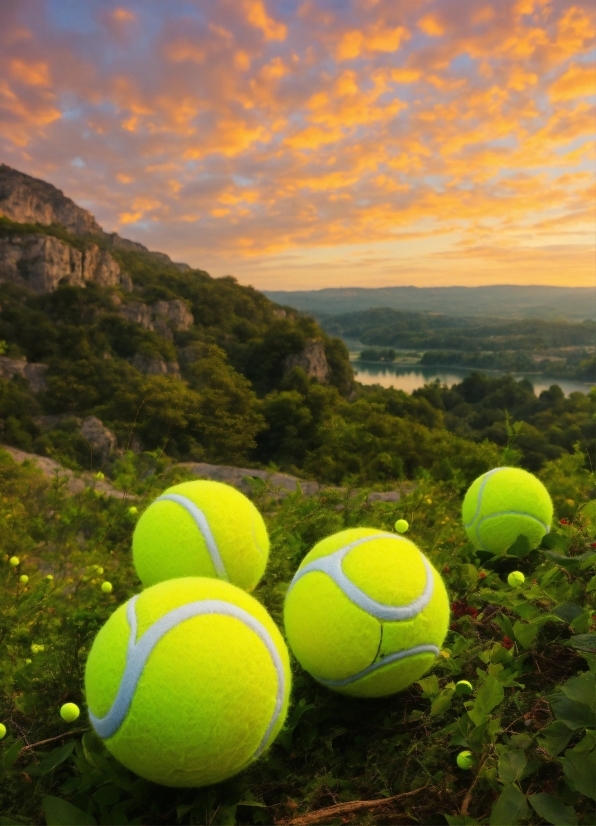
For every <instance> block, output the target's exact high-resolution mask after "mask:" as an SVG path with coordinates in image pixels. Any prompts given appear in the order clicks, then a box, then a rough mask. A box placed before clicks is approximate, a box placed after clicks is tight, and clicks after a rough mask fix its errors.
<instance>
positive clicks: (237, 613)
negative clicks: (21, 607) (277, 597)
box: [85, 577, 291, 787]
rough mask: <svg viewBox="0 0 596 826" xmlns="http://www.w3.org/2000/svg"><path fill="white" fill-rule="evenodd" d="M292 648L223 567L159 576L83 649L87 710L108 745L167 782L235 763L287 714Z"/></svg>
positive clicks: (265, 741) (265, 743)
mask: <svg viewBox="0 0 596 826" xmlns="http://www.w3.org/2000/svg"><path fill="white" fill-rule="evenodd" d="M290 680H291V677H290V665H289V656H288V651H287V648H286V646H285V643H284V641H283V638H282V636H281V634H280V632H279V631H278V629H277V627H276V626H275V623H274V622H273V620H272V619H271V617H270V616H269V614H268V613H267V611H266V610H265V608H264V607H263V606H262V605H261V604H260V603H259V602H257V601H256V600H255V599H254V598H253V597H251V596H250V595H249V594H247V593H246V592H245V591H242V590H240V589H239V588H236V587H235V586H233V585H230V584H229V583H227V582H223V581H221V580H218V579H213V578H209V579H208V578H204V577H184V578H181V579H171V580H167V581H166V582H160V583H158V584H157V585H153V586H152V587H150V588H147V589H146V590H144V591H142V592H141V593H140V594H139V595H137V596H134V597H133V598H132V599H130V600H129V601H128V602H127V603H125V604H124V605H122V606H120V607H119V608H118V609H117V610H116V611H115V612H114V613H113V614H112V616H111V617H110V618H109V619H108V621H107V622H106V624H105V625H104V626H103V627H102V628H101V629H100V631H99V633H98V635H97V637H96V638H95V641H94V642H93V646H92V648H91V651H90V652H89V657H88V660H87V665H86V670H85V691H86V696H87V704H88V707H89V717H90V720H91V723H92V725H93V727H94V729H95V731H96V732H97V734H98V735H99V736H100V737H101V738H103V740H104V742H105V745H106V747H107V748H108V750H109V751H110V752H111V753H112V754H113V755H114V756H115V757H116V758H117V759H118V760H119V761H120V762H121V763H123V764H124V765H125V766H126V767H127V768H129V769H131V770H132V771H134V772H136V773H137V774H139V775H140V776H141V777H144V778H146V779H147V780H151V781H153V782H155V783H161V784H162V785H165V786H180V787H192V786H205V785H210V784H212V783H218V782H220V781H222V780H225V779H226V778H228V777H231V776H232V775H234V774H236V773H237V772H239V771H240V770H241V769H243V768H244V767H245V766H247V765H249V764H250V763H251V762H252V761H253V760H254V759H256V758H257V757H258V756H259V755H260V754H261V753H262V752H263V751H264V750H265V749H267V748H268V747H269V745H270V744H271V743H272V742H273V740H274V739H275V737H276V736H277V734H278V732H279V730H280V729H281V727H282V725H283V722H284V719H285V717H286V714H287V709H288V700H289V695H290Z"/></svg>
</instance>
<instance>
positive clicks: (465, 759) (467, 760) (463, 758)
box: [455, 751, 474, 769]
mask: <svg viewBox="0 0 596 826" xmlns="http://www.w3.org/2000/svg"><path fill="white" fill-rule="evenodd" d="M455 762H456V763H457V765H458V766H459V768H460V769H471V768H472V766H473V765H474V757H473V756H472V752H471V751H460V753H459V754H458V755H457V757H456V758H455Z"/></svg>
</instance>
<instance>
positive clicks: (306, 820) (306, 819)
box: [282, 786, 426, 826]
mask: <svg viewBox="0 0 596 826" xmlns="http://www.w3.org/2000/svg"><path fill="white" fill-rule="evenodd" d="M424 789H426V786H421V787H420V788H419V789H414V791H413V792H403V793H402V794H395V795H393V797H382V798H380V799H379V800H351V801H350V802H349V803H336V804H335V806H326V807H325V808H324V809H317V810H316V811H315V812H307V814H305V815H300V817H295V818H294V819H293V820H286V821H282V822H283V823H284V826H308V824H310V823H320V822H321V821H322V820H327V819H328V818H330V817H341V816H342V815H349V814H354V813H355V812H364V811H367V810H368V809H380V808H381V807H383V806H391V805H392V804H393V803H397V802H398V801H399V800H404V799H405V798H406V797H414V795H416V794H418V793H419V792H421V791H423V790H424Z"/></svg>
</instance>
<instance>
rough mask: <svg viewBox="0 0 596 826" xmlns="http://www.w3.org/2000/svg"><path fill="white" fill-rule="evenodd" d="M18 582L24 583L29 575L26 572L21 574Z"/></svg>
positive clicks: (27, 580)
mask: <svg viewBox="0 0 596 826" xmlns="http://www.w3.org/2000/svg"><path fill="white" fill-rule="evenodd" d="M19 582H20V583H21V585H26V584H27V583H28V582H29V577H28V576H27V574H21V576H20V577H19Z"/></svg>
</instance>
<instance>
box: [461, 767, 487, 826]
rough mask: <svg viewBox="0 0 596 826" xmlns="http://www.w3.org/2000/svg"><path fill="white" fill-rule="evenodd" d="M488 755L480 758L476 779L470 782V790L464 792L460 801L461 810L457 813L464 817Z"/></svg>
mask: <svg viewBox="0 0 596 826" xmlns="http://www.w3.org/2000/svg"><path fill="white" fill-rule="evenodd" d="M488 755H489V752H487V753H486V754H485V755H484V757H483V758H482V760H481V761H480V763H479V764H478V770H477V772H476V777H475V778H474V780H473V781H472V785H471V786H470V788H469V789H468V791H467V792H466V796H465V797H464V799H463V801H462V804H461V809H460V810H459V811H460V814H462V815H464V817H465V816H466V815H467V814H468V807H469V805H470V803H471V801H472V795H473V794H474V789H475V788H476V783H478V781H479V780H480V772H481V770H482V767H483V766H484V764H485V763H486V761H487V759H488Z"/></svg>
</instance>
